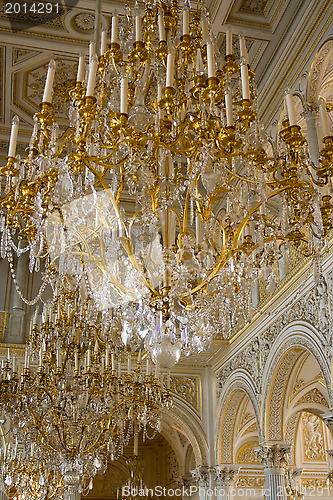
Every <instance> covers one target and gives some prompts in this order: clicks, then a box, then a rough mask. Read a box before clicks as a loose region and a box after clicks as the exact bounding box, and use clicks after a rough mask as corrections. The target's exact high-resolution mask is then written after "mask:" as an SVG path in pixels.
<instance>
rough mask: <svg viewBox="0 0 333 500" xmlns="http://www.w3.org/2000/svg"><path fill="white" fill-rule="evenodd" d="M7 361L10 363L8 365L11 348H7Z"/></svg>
mask: <svg viewBox="0 0 333 500" xmlns="http://www.w3.org/2000/svg"><path fill="white" fill-rule="evenodd" d="M7 361H8V363H9V362H10V350H9V347H7Z"/></svg>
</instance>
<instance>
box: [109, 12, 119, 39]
mask: <svg viewBox="0 0 333 500" xmlns="http://www.w3.org/2000/svg"><path fill="white" fill-rule="evenodd" d="M111 43H118V16H117V15H114V16H113V17H112V28H111Z"/></svg>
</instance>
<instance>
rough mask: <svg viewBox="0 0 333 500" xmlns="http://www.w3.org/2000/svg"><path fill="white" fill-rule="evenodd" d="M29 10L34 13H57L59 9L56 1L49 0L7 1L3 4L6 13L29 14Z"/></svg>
mask: <svg viewBox="0 0 333 500" xmlns="http://www.w3.org/2000/svg"><path fill="white" fill-rule="evenodd" d="M30 12H33V13H34V14H59V12H60V9H59V4H58V3H50V2H47V3H44V2H31V3H30V2H29V3H26V2H25V3H19V2H7V3H6V4H5V13H6V14H29V13H30Z"/></svg>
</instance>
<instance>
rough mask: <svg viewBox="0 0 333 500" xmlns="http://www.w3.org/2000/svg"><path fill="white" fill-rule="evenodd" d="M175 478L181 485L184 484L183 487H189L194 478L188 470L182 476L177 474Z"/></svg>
mask: <svg viewBox="0 0 333 500" xmlns="http://www.w3.org/2000/svg"><path fill="white" fill-rule="evenodd" d="M176 480H177V482H178V483H179V484H180V485H181V486H184V488H189V487H190V486H191V484H192V483H193V480H194V478H193V476H192V474H191V473H190V472H186V473H185V474H183V475H182V476H178V477H177V479H176Z"/></svg>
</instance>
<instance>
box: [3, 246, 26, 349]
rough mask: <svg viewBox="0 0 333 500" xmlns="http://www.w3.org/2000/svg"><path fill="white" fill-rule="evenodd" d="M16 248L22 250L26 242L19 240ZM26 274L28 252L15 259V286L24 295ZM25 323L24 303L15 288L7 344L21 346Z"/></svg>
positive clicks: (23, 339)
mask: <svg viewBox="0 0 333 500" xmlns="http://www.w3.org/2000/svg"><path fill="white" fill-rule="evenodd" d="M18 246H19V248H24V247H25V246H26V242H25V241H24V240H21V241H20V242H19V244H18ZM28 272H29V271H28V252H25V253H23V254H21V255H20V256H19V257H18V258H17V265H16V271H15V274H16V286H17V288H18V289H19V290H20V292H22V293H23V294H25V293H26V288H27V276H28ZM25 323H26V322H25V312H24V303H23V301H22V299H21V297H20V296H19V294H18V293H17V291H16V288H15V287H13V305H12V310H11V312H10V319H9V328H8V338H7V342H9V343H11V344H21V343H23V342H24V341H25V334H26V332H25Z"/></svg>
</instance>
